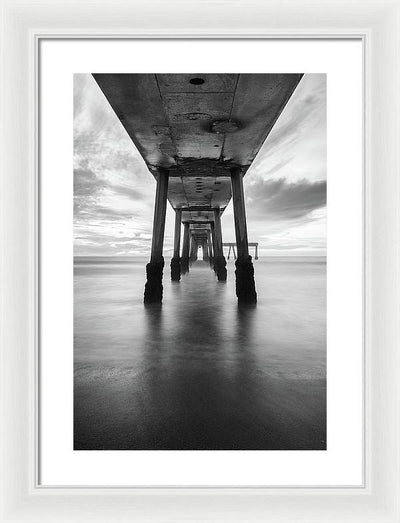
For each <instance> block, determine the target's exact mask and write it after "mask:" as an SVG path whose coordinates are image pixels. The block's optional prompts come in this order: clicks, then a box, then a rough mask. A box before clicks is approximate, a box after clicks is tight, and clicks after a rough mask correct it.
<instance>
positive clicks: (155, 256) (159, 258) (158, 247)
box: [144, 169, 168, 303]
mask: <svg viewBox="0 0 400 523" xmlns="http://www.w3.org/2000/svg"><path fill="white" fill-rule="evenodd" d="M167 194H168V170H167V169H160V170H159V172H158V177H157V187H156V199H155V204H154V219H153V238H152V242H151V258H150V263H148V264H147V265H146V275H147V281H146V285H145V288H144V302H145V303H161V301H162V295H163V286H162V277H163V268H164V258H163V255H162V254H163V244H164V231H165V214H166V210H167Z"/></svg>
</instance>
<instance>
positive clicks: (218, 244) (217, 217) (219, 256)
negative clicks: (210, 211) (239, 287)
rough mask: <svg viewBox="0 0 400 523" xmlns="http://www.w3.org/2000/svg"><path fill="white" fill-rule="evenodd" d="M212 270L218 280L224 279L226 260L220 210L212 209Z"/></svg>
mask: <svg viewBox="0 0 400 523" xmlns="http://www.w3.org/2000/svg"><path fill="white" fill-rule="evenodd" d="M214 237H215V240H214V244H215V250H214V252H215V256H214V270H215V272H216V273H217V278H218V281H226V276H227V272H226V260H225V257H224V251H223V248H222V229H221V211H220V209H214Z"/></svg>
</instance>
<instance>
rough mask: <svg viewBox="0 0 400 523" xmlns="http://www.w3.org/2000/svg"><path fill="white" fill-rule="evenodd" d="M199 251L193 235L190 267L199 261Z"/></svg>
mask: <svg viewBox="0 0 400 523" xmlns="http://www.w3.org/2000/svg"><path fill="white" fill-rule="evenodd" d="M197 249H198V245H197V242H196V240H195V239H194V237H193V234H192V235H191V238H190V257H189V263H190V265H191V264H192V263H193V262H195V261H196V260H197Z"/></svg>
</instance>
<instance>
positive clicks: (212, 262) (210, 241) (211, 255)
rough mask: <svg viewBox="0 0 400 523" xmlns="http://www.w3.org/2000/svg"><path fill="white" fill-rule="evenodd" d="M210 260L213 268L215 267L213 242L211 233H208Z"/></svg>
mask: <svg viewBox="0 0 400 523" xmlns="http://www.w3.org/2000/svg"><path fill="white" fill-rule="evenodd" d="M207 244H208V259H209V263H210V266H211V267H214V252H213V245H212V240H211V231H207Z"/></svg>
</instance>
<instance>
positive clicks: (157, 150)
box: [93, 74, 302, 222]
mask: <svg viewBox="0 0 400 523" xmlns="http://www.w3.org/2000/svg"><path fill="white" fill-rule="evenodd" d="M93 77H94V78H95V80H96V82H97V83H98V85H99V87H100V89H101V90H102V91H103V93H104V95H105V97H106V98H107V100H108V102H109V103H110V104H111V107H112V108H113V110H114V111H115V113H116V115H117V116H118V118H119V119H120V121H121V123H122V125H123V126H124V127H125V129H126V131H127V133H128V134H129V136H130V137H131V139H132V141H133V142H134V143H135V145H136V147H137V149H138V150H139V152H140V154H141V155H142V157H143V158H144V160H145V162H146V164H147V166H148V168H149V170H150V171H151V172H152V174H153V175H154V176H155V177H157V175H158V170H159V169H160V168H167V169H168V170H169V176H170V178H169V187H168V199H169V201H170V203H171V205H172V206H173V207H174V208H182V209H187V210H186V211H183V213H182V221H189V220H192V221H196V222H204V221H210V220H213V213H212V211H211V209H213V208H217V207H219V208H220V209H221V211H223V210H224V209H225V207H226V206H227V204H228V203H229V200H230V198H231V185H230V168H231V167H232V166H233V165H235V166H240V167H241V168H242V170H243V173H245V172H246V171H247V169H248V168H249V167H250V165H251V163H252V162H253V160H254V158H255V156H256V154H257V153H258V151H259V150H260V148H261V146H262V144H263V143H264V141H265V139H266V138H267V136H268V134H269V133H270V131H271V129H272V128H273V126H274V124H275V122H276V120H277V119H278V117H279V115H280V114H281V112H282V110H283V108H284V107H285V105H286V103H287V102H288V100H289V98H290V97H291V95H292V93H293V91H294V90H295V88H296V86H297V84H298V83H299V81H300V80H301V78H302V75H301V74H93ZM207 209H210V211H208V210H207Z"/></svg>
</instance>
